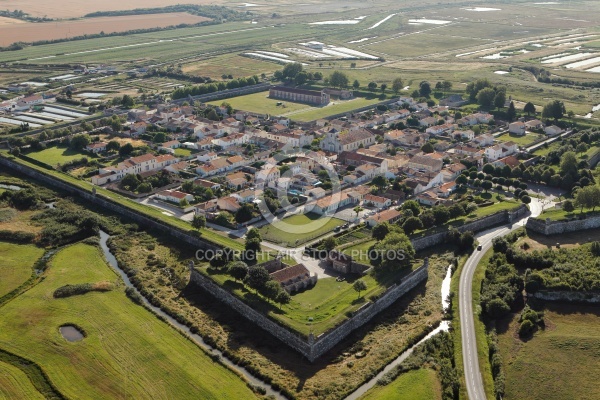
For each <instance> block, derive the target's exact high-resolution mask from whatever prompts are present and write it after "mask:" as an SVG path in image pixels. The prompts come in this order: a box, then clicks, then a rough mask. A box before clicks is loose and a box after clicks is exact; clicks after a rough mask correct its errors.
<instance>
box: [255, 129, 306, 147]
mask: <svg viewBox="0 0 600 400" xmlns="http://www.w3.org/2000/svg"><path fill="white" fill-rule="evenodd" d="M256 135H257V136H260V137H265V138H267V139H271V140H277V141H278V142H283V143H288V144H290V145H291V146H292V147H304V146H310V144H311V142H312V141H313V139H314V134H312V133H309V132H305V131H301V130H295V131H292V132H265V131H258V132H256Z"/></svg>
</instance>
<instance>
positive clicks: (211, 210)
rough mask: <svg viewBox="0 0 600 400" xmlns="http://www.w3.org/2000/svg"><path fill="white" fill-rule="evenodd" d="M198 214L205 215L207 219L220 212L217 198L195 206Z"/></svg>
mask: <svg viewBox="0 0 600 400" xmlns="http://www.w3.org/2000/svg"><path fill="white" fill-rule="evenodd" d="M194 212H195V213H196V214H197V215H203V216H204V217H205V218H206V219H214V218H215V217H216V216H217V214H218V213H219V207H218V205H217V199H211V200H208V201H206V202H204V203H200V204H197V205H196V206H195V207H194Z"/></svg>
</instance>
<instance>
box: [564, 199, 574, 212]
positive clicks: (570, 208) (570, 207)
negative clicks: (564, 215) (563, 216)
mask: <svg viewBox="0 0 600 400" xmlns="http://www.w3.org/2000/svg"><path fill="white" fill-rule="evenodd" d="M562 208H563V210H565V211H566V212H573V211H575V205H574V204H573V201H572V200H565V201H563V204H562Z"/></svg>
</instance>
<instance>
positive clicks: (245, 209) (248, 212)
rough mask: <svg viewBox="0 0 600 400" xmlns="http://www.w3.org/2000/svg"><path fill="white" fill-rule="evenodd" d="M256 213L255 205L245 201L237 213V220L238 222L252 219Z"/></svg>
mask: <svg viewBox="0 0 600 400" xmlns="http://www.w3.org/2000/svg"><path fill="white" fill-rule="evenodd" d="M253 214H254V206H253V205H252V204H251V203H244V204H242V205H241V207H240V208H239V209H238V210H237V211H236V213H235V220H236V222H238V223H240V224H241V223H244V222H247V221H250V220H251V219H252V216H253Z"/></svg>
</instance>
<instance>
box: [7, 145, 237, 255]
mask: <svg viewBox="0 0 600 400" xmlns="http://www.w3.org/2000/svg"><path fill="white" fill-rule="evenodd" d="M0 156H6V157H9V155H7V154H6V152H0ZM13 160H14V161H16V162H18V163H19V164H22V165H24V166H26V167H28V168H31V169H33V170H36V171H38V172H40V173H42V174H44V175H50V176H52V177H55V178H58V179H60V180H62V181H65V182H66V183H68V184H70V185H73V186H75V187H78V188H80V189H83V190H85V191H87V192H89V193H91V192H92V189H93V188H95V189H96V195H97V196H100V197H102V198H106V199H108V200H111V201H113V202H116V203H118V204H120V205H122V206H125V207H127V208H130V209H132V210H134V211H139V212H141V213H143V214H146V215H147V216H149V217H150V218H153V219H156V220H159V221H162V222H165V223H167V224H169V225H172V226H174V227H176V228H179V229H181V230H183V231H186V232H188V231H191V230H192V229H191V228H192V227H191V224H190V223H189V222H187V221H183V220H181V219H179V218H174V217H172V216H168V215H165V214H163V212H162V211H161V210H159V209H157V208H154V207H148V206H145V205H143V204H140V203H138V202H136V201H134V200H132V199H129V198H127V197H124V196H121V195H119V194H116V193H113V192H111V191H109V190H106V189H104V188H101V187H98V186H94V185H92V183H91V182H87V181H84V180H80V179H77V178H75V177H73V176H71V175H69V174H65V173H61V172H58V171H55V170H53V169H47V168H43V167H40V166H39V165H36V164H33V163H31V162H29V161H26V160H23V159H19V158H14V159H13ZM200 237H201V238H203V239H205V240H207V241H209V242H212V243H215V244H217V245H219V246H221V247H227V248H232V249H235V250H243V248H244V245H243V243H242V242H241V241H239V240H235V239H231V238H229V237H226V236H224V235H221V234H219V233H218V232H217V231H213V230H211V229H208V228H204V229H201V230H200Z"/></svg>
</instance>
